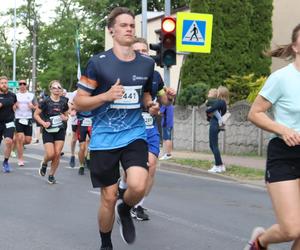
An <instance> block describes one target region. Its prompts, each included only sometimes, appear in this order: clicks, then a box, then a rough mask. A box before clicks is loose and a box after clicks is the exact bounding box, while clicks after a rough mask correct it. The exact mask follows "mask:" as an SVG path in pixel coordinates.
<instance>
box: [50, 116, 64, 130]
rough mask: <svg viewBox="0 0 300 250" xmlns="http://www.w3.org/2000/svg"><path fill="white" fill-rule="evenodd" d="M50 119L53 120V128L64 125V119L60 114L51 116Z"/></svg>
mask: <svg viewBox="0 0 300 250" xmlns="http://www.w3.org/2000/svg"><path fill="white" fill-rule="evenodd" d="M50 121H51V127H52V128H56V127H60V126H61V125H62V119H61V117H60V115H56V116H51V117H50Z"/></svg>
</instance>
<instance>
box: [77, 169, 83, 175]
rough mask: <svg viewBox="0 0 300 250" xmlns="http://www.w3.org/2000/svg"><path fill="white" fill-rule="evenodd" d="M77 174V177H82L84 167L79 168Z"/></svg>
mask: <svg viewBox="0 0 300 250" xmlns="http://www.w3.org/2000/svg"><path fill="white" fill-rule="evenodd" d="M78 174H79V175H84V167H80V168H79V169H78Z"/></svg>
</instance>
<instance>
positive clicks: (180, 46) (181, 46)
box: [176, 12, 213, 53]
mask: <svg viewBox="0 0 300 250" xmlns="http://www.w3.org/2000/svg"><path fill="white" fill-rule="evenodd" d="M176 20H177V21H176V47H177V51H179V52H198V53H210V51H211V38H212V21H213V15H211V14H200V13H188V12H177V17H176Z"/></svg>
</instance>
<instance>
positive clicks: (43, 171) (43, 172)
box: [39, 161, 47, 176]
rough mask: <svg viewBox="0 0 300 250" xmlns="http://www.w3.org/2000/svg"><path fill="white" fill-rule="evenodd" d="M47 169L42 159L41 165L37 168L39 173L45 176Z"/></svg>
mask: <svg viewBox="0 0 300 250" xmlns="http://www.w3.org/2000/svg"><path fill="white" fill-rule="evenodd" d="M46 171H47V164H45V163H44V161H41V167H40V168H39V175H40V176H45V174H46Z"/></svg>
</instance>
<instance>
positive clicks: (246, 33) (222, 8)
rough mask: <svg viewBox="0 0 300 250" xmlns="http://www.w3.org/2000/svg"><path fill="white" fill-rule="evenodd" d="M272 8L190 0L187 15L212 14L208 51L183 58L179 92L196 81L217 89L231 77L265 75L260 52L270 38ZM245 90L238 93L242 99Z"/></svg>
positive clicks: (252, 0)
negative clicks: (210, 39) (207, 52)
mask: <svg viewBox="0 0 300 250" xmlns="http://www.w3.org/2000/svg"><path fill="white" fill-rule="evenodd" d="M272 8H273V7H272V0H244V1H232V0H222V1H211V0H201V1H199V0H192V1H191V12H196V13H211V14H213V35H212V51H211V53H210V54H200V53H191V54H190V55H188V56H187V59H186V60H185V62H184V65H183V67H182V78H181V81H182V89H183V90H184V89H185V88H186V87H188V85H190V84H192V83H194V82H199V81H200V82H204V83H205V84H206V85H208V86H209V88H210V87H217V86H219V85H222V84H224V80H225V79H227V78H229V77H230V76H233V75H239V76H247V75H249V74H251V73H254V74H255V76H256V77H260V76H265V75H268V74H269V73H270V65H271V60H270V59H269V58H265V57H263V55H262V51H263V50H265V49H267V48H269V46H270V41H271V38H272V20H271V17H272ZM247 91H248V90H244V91H242V90H240V91H238V93H241V94H242V95H243V97H245V98H246V97H247V96H248V94H249V92H247ZM234 99H241V97H234Z"/></svg>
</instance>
